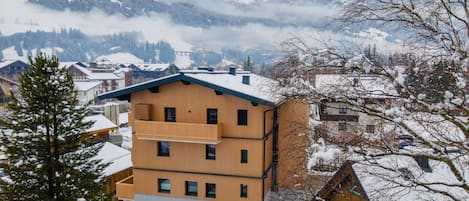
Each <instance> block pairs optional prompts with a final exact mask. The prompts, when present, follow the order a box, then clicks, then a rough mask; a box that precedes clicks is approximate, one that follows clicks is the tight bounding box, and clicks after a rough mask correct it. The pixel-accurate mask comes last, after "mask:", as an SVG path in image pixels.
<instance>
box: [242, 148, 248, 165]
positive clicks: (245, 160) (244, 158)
mask: <svg viewBox="0 0 469 201" xmlns="http://www.w3.org/2000/svg"><path fill="white" fill-rule="evenodd" d="M241 163H248V150H245V149H243V150H241Z"/></svg>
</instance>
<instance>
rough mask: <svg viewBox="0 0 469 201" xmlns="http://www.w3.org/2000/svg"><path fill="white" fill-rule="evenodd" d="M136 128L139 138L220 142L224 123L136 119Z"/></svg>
mask: <svg viewBox="0 0 469 201" xmlns="http://www.w3.org/2000/svg"><path fill="white" fill-rule="evenodd" d="M134 130H135V134H136V135H137V138H139V139H148V140H160V141H173V142H188V143H202V144H218V143H219V142H220V141H221V133H222V132H221V130H222V124H199V123H182V122H164V121H141V120H135V129H134Z"/></svg>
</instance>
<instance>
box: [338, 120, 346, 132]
mask: <svg viewBox="0 0 469 201" xmlns="http://www.w3.org/2000/svg"><path fill="white" fill-rule="evenodd" d="M346 130H347V123H345V122H339V131H346Z"/></svg>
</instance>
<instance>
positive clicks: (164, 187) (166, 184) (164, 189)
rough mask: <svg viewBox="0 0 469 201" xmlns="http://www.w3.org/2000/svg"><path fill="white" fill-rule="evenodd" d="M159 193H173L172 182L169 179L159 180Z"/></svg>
mask: <svg viewBox="0 0 469 201" xmlns="http://www.w3.org/2000/svg"><path fill="white" fill-rule="evenodd" d="M158 192H161V193H169V192H171V182H170V181H169V179H158Z"/></svg>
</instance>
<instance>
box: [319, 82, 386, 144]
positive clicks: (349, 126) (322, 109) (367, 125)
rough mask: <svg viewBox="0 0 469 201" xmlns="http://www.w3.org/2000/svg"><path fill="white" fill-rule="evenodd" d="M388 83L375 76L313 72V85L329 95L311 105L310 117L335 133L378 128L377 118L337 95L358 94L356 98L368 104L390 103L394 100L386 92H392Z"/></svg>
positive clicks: (379, 125)
mask: <svg viewBox="0 0 469 201" xmlns="http://www.w3.org/2000/svg"><path fill="white" fill-rule="evenodd" d="M392 87H393V86H392V84H391V83H387V82H385V80H384V79H381V78H380V77H378V76H371V75H353V74H317V75H316V76H315V88H316V89H317V90H318V91H319V92H320V93H322V94H325V95H327V96H328V97H329V98H328V99H321V100H319V101H318V102H320V103H319V104H314V105H313V107H312V109H313V111H312V113H313V119H314V120H317V121H320V122H322V128H323V129H326V130H327V132H328V134H330V135H335V136H347V135H349V134H355V135H357V134H362V133H366V134H377V133H379V132H382V131H383V125H381V122H380V121H379V120H378V119H377V118H374V117H372V116H369V115H367V114H365V113H362V112H359V111H358V109H357V108H353V107H351V105H350V104H348V103H346V102H345V101H344V99H342V98H341V97H343V96H348V97H352V98H353V97H355V96H356V97H357V98H358V97H360V99H361V100H360V101H363V103H364V104H367V105H368V106H373V104H380V105H390V104H392V103H393V101H394V99H392V98H390V96H388V94H392V93H393V89H392ZM354 93H356V94H354Z"/></svg>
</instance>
